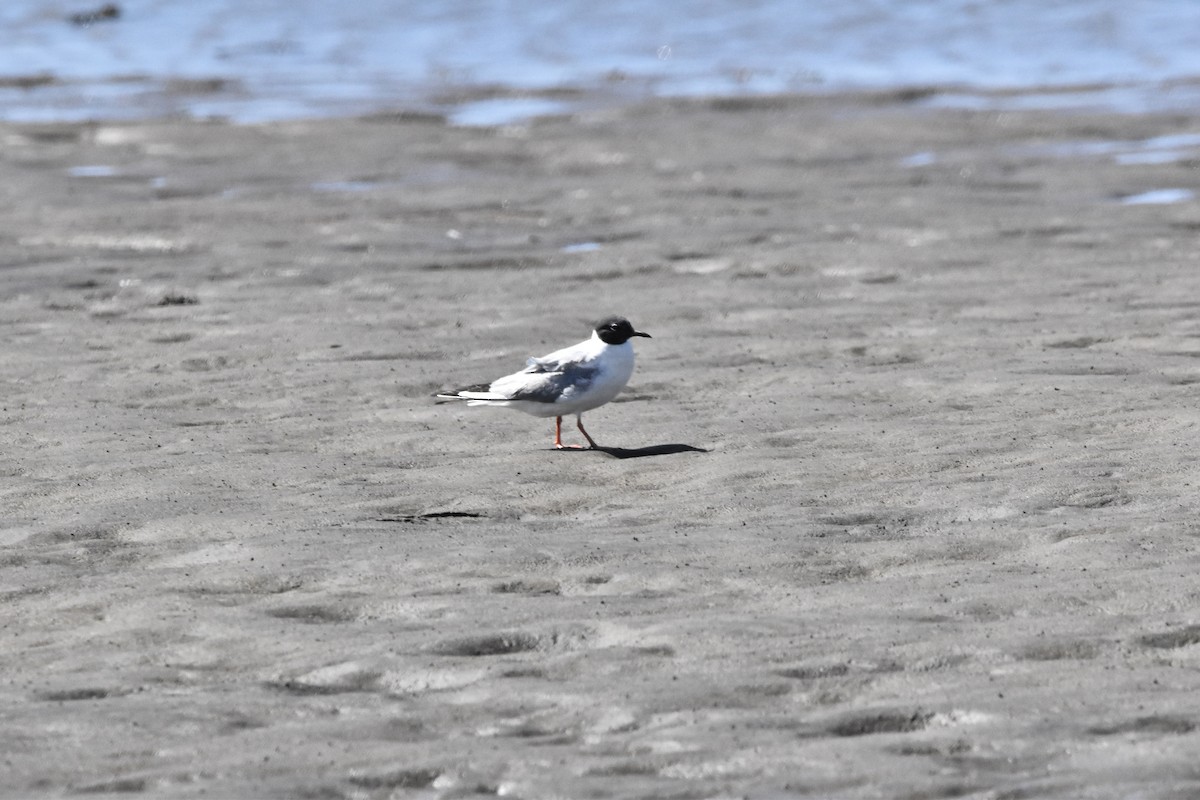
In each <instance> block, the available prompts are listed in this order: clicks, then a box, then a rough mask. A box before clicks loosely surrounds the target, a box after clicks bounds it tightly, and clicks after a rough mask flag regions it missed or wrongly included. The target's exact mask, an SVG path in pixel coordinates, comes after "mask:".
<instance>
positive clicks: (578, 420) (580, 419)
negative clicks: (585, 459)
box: [575, 414, 597, 450]
mask: <svg viewBox="0 0 1200 800" xmlns="http://www.w3.org/2000/svg"><path fill="white" fill-rule="evenodd" d="M575 425H576V426H577V427H578V428H579V432H580V433H582V434H583V438H585V439H587V440H588V444H590V445H591V446H592V449H593V450H595V449H596V446H597V445H596V443H595V442H594V441H592V437H590V436H588V432H587V431H585V430H584V429H583V414H576V415H575Z"/></svg>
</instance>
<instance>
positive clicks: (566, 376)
mask: <svg viewBox="0 0 1200 800" xmlns="http://www.w3.org/2000/svg"><path fill="white" fill-rule="evenodd" d="M634 336H644V337H646V338H647V339H649V338H651V337H650V334H648V333H643V332H641V331H636V330H634V329H633V325H631V324H630V323H629V320H627V319H625V318H624V317H608V318H606V319H603V320H601V321H600V322H599V323H598V324H597V325H596V328H595V330H593V331H592V335H591V338H589V339H584V340H583V341H582V342H580V343H578V344H573V345H571V346H570V347H564V348H562V349H561V350H555V351H554V352H553V353H550V354H548V355H544V356H542V357H541V358H530V359H529V361H528V362H527V363H526V367H525V369H523V370H521V371H520V372H514V373H513V374H512V375H505V376H504V377H503V378H497V379H496V380H494V381H492V382H491V383H485V384H478V385H475V386H468V387H467V388H465V389H459V390H458V391H455V392H447V393H445V394H438V395H437V396H438V397H439V398H441V399H442V400H465V401H466V402H467V405H469V406H498V407H500V408H512V409H515V410H517V411H524V412H525V413H526V414H532V415H533V416H535V417H554V446H555V448H557V449H559V450H563V449H571V448H569V446H568V445H564V444H563V443H562V420H563V417H565V416H566V415H568V414H574V415H575V424H576V426H578V428H579V432H580V433H582V434H583V438H585V439H587V441H588V444H589V445H591V446H592V447H593V448H596V447H598V445H597V444H596V442H595V441H594V440H593V439H592V437H591V436H589V435H588V432H587V431H586V430H584V428H583V412H585V411H591V410H592V409H593V408H599V407H600V406H602V405H604V404H605V403H607V402H608V401H609V400H612V399H613V398H614V397H616V396H617V394H618V393H619V392H620V391H621V390H622V389H624V388H625V384H627V383H629V377H630V376H631V375H632V374H633V345H632V344H631V343H630V341H629V340H630V339H632V338H633V337H634ZM578 447H579V446H578V445H576V446H575V448H576V449H578Z"/></svg>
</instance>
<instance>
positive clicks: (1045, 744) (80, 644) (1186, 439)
mask: <svg viewBox="0 0 1200 800" xmlns="http://www.w3.org/2000/svg"><path fill="white" fill-rule="evenodd" d="M913 100H914V98H912V97H904V96H898V97H888V96H859V97H835V98H825V99H812V98H763V99H759V100H737V101H729V100H726V101H694V102H670V101H659V102H655V103H651V104H648V105H644V106H638V107H634V108H627V109H615V110H613V109H610V110H602V111H596V112H592V113H587V114H582V115H580V116H578V117H576V118H572V119H545V120H537V121H534V122H530V123H529V124H526V125H521V126H515V127H505V128H496V129H465V128H453V127H448V126H446V125H444V124H442V123H441V121H439V120H437V119H435V118H422V117H413V116H405V115H392V116H389V115H381V116H377V117H373V118H369V119H352V120H326V121H314V122H303V123H296V122H292V123H278V124H271V125H263V126H247V127H238V126H232V125H227V124H223V123H220V122H196V121H167V122H157V123H152V122H143V123H129V124H89V125H53V126H51V125H38V126H20V125H4V126H0V139H2V140H3V143H4V147H3V150H2V151H0V195H2V196H3V202H4V208H5V214H4V217H3V220H2V221H0V326H2V330H3V337H4V341H5V343H6V344H5V347H4V348H3V351H2V352H0V364H2V373H0V374H2V376H3V383H4V394H3V404H2V415H0V447H2V450H3V453H4V458H3V460H2V461H0V464H2V465H3V482H2V484H0V486H2V487H3V505H2V509H3V517H4V525H3V529H2V531H0V545H2V549H0V565H2V571H0V576H2V578H0V591H2V592H3V604H2V605H0V628H2V630H3V634H4V646H3V648H2V650H0V671H2V674H3V676H4V680H3V682H2V683H0V692H2V698H0V707H2V708H3V719H4V723H3V725H2V726H0V753H2V755H0V794H2V795H3V796H6V797H38V796H61V795H73V794H85V795H88V796H106V795H112V796H121V797H129V796H139V795H141V796H148V797H156V798H157V797H163V798H177V797H180V798H181V797H189V798H190V797H200V796H204V797H262V798H385V797H427V798H455V797H470V796H476V795H480V796H488V795H502V796H505V797H521V798H553V797H559V798H608V797H614V798H633V797H646V798H649V797H654V798H727V797H750V798H784V797H838V798H841V797H845V798H872V797H912V798H917V797H922V798H924V797H959V796H970V797H988V798H1020V797H1064V798H1065V797H1072V798H1077V797H1092V798H1101V797H1103V798H1108V797H1112V798H1117V797H1131V796H1135V795H1136V796H1138V797H1147V798H1150V797H1152V798H1163V797H1194V796H1196V794H1197V793H1198V792H1200V767H1198V766H1197V763H1196V753H1197V752H1198V750H1200V699H1198V697H1200V695H1198V694H1197V690H1198V689H1200V611H1198V610H1197V609H1198V603H1200V590H1198V589H1197V586H1198V584H1197V581H1196V578H1195V574H1196V571H1197V567H1198V565H1200V552H1198V547H1200V521H1198V520H1200V500H1198V499H1197V490H1196V487H1197V485H1198V484H1200V462H1198V460H1197V456H1196V455H1195V453H1196V448H1195V446H1194V442H1195V439H1196V437H1197V436H1198V435H1200V410H1198V408H1197V383H1200V360H1198V359H1200V248H1198V247H1197V244H1198V242H1197V236H1198V235H1200V208H1198V206H1197V204H1196V203H1195V202H1181V203H1173V204H1136V205H1127V204H1123V203H1122V202H1121V198H1123V197H1127V196H1130V195H1136V194H1138V193H1141V192H1145V191H1150V190H1156V189H1172V188H1173V189H1192V190H1200V177H1198V174H1197V171H1196V163H1197V162H1196V161H1195V160H1189V158H1188V157H1187V156H1186V155H1185V156H1184V157H1183V158H1182V160H1168V161H1166V162H1165V163H1122V161H1121V160H1118V159H1114V157H1113V153H1112V150H1113V145H1112V144H1111V143H1113V142H1118V143H1125V144H1122V145H1120V146H1119V147H1118V149H1120V148H1124V149H1125V150H1132V151H1138V150H1139V146H1138V145H1136V144H1133V143H1136V142H1140V141H1142V140H1146V139H1149V138H1151V137H1159V136H1168V135H1176V134H1194V133H1196V132H1197V130H1198V127H1200V119H1197V118H1195V117H1190V116H1188V115H1185V114H1177V115H1162V116H1121V115H1112V114H1103V113H1062V112H995V111H987V112H983V111H979V112H968V111H936V110H930V109H928V108H922V107H921V106H920V105H919V104H916V103H914V102H913ZM1133 161H1135V162H1139V161H1141V162H1144V161H1151V162H1152V161H1154V159H1136V158H1135V159H1133ZM610 313H619V314H622V315H625V316H628V317H629V318H630V319H631V320H632V321H633V322H634V324H635V325H636V326H637V327H638V328H639V329H641V330H646V331H648V332H650V333H651V334H652V335H653V336H654V338H653V339H646V340H643V339H639V340H636V341H635V347H636V349H637V352H638V357H639V362H638V367H637V371H636V372H635V374H634V377H633V380H632V382H631V383H630V386H629V387H628V388H627V389H626V391H625V393H624V394H623V395H622V396H621V397H620V398H618V401H617V402H614V403H612V404H610V405H608V406H606V407H604V408H601V409H598V410H596V411H593V412H589V413H588V414H587V415H586V416H585V422H586V423H587V426H588V430H589V432H590V433H591V434H592V436H593V437H595V438H596V440H597V441H598V442H600V443H601V444H602V445H606V446H609V449H606V450H601V451H586V452H556V451H554V450H552V449H551V447H550V444H551V440H552V435H553V426H552V422H551V421H548V420H543V419H536V418H533V417H527V416H524V415H520V414H516V413H511V412H505V411H500V410H494V409H478V408H464V407H462V406H460V405H438V404H436V403H435V402H434V400H433V398H432V395H433V394H434V393H435V392H436V391H438V390H439V389H443V388H447V387H452V386H456V385H462V384H464V383H470V382H475V381H479V380H482V379H486V378H491V377H495V376H497V375H500V374H503V373H505V372H508V371H511V370H512V369H516V368H519V367H520V366H521V365H522V364H523V362H524V359H525V358H526V357H527V356H529V355H537V354H541V353H544V352H548V351H549V350H552V349H554V348H556V347H559V346H562V345H566V344H570V343H572V342H574V341H577V340H579V339H581V338H584V337H585V336H586V335H587V334H588V331H589V328H590V325H591V323H592V322H593V321H594V320H595V319H597V318H599V317H602V316H605V315H607V314H610ZM572 436H576V437H577V434H576V432H575V431H574V430H573V429H572V430H571V431H570V433H569V434H568V438H569V440H571V439H570V437H572ZM574 440H575V441H578V439H574Z"/></svg>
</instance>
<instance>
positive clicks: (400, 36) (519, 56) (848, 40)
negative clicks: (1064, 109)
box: [0, 0, 1200, 125]
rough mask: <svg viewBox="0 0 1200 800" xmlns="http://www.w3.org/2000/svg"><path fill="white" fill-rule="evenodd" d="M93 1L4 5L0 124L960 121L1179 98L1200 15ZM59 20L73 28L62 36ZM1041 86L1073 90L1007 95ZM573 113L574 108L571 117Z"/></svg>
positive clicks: (765, 5) (721, 5) (1021, 6)
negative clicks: (771, 100) (672, 109)
mask: <svg viewBox="0 0 1200 800" xmlns="http://www.w3.org/2000/svg"><path fill="white" fill-rule="evenodd" d="M101 6H102V3H101V2H99V1H98V0H91V1H90V2H89V0H80V2H65V0H9V2H6V3H4V4H3V5H2V6H0V119H8V120H64V119H67V120H69V119H87V118H91V117H108V118H113V117H116V118H137V117H145V116H163V115H189V116H197V117H207V116H221V117H229V118H232V119H235V120H239V121H258V120H269V119H284V118H294V117H304V116H329V115H341V114H360V113H371V112H376V111H383V110H397V109H400V110H420V111H436V112H439V113H446V114H447V115H448V116H449V117H450V118H451V121H452V122H457V123H458V124H466V125H475V124H502V123H504V122H507V121H510V120H512V119H518V118H521V117H523V116H528V115H535V114H544V113H561V112H562V111H564V110H570V109H571V108H572V107H573V105H572V103H571V98H569V97H568V98H564V97H562V96H560V95H559V94H554V95H553V96H550V97H547V96H543V95H541V94H539V93H543V92H547V91H549V90H561V89H563V88H564V87H565V88H572V89H576V90H582V91H584V92H586V93H588V94H597V93H599V94H603V95H610V96H612V95H615V96H618V97H620V98H626V99H627V98H629V97H635V98H636V97H643V96H648V95H667V96H680V95H683V96H689V95H740V94H753V93H772V92H825V91H837V90H846V89H861V88H872V89H878V88H885V89H897V88H904V87H921V86H939V87H957V91H956V92H955V93H954V94H945V93H942V94H940V95H939V98H940V99H939V100H938V101H937V102H942V103H948V104H957V105H973V104H974V105H988V104H996V103H1004V104H1009V105H1012V104H1014V103H1017V104H1020V103H1024V104H1026V105H1035V106H1040V105H1050V106H1059V105H1071V104H1074V103H1078V102H1084V103H1088V104H1094V103H1099V104H1104V105H1110V106H1112V105H1115V106H1117V107H1120V108H1122V109H1124V110H1137V109H1139V108H1142V107H1145V106H1147V105H1155V104H1164V103H1166V104H1172V103H1175V104H1184V103H1190V102H1191V101H1193V100H1195V99H1196V94H1197V93H1196V90H1195V87H1194V86H1193V85H1192V84H1191V82H1192V81H1193V80H1195V79H1197V78H1200V4H1194V3H1189V2H1183V1H1182V0H1143V1H1142V2H1139V3H1138V4H1137V6H1136V13H1130V10H1129V6H1128V4H1126V3H1121V2H1118V0H1068V1H1067V2H1059V3H1052V4H1046V3H1040V2H1036V1H1035V0H1020V1H1019V2H999V1H998V0H993V1H992V2H969V1H968V0H930V1H929V2H923V3H919V4H918V3H906V2H901V0H849V1H848V2H844V3H837V4H832V3H830V4H826V3H807V4H796V3H791V2H785V1H784V0H759V2H751V3H746V2H740V1H739V0H713V1H712V2H689V3H682V4H679V3H673V4H644V3H640V2H634V0H612V1H611V2H609V3H605V4H596V3H587V2H579V0H563V1H562V2H558V3H553V4H546V3H540V2H533V0H511V1H510V2H506V3H495V2H482V1H481V0H450V1H449V2H444V3H437V4H433V3H416V2H403V1H402V0H360V2H356V3H346V4H336V3H327V2H321V1H320V0H288V1H287V2H284V1H283V0H259V1H258V2H255V3H242V2H236V1H235V0H192V1H191V2H188V3H186V4H184V3H179V2H171V1H170V0H124V1H123V2H120V3H119V4H117V10H118V13H117V15H116V16H115V17H113V18H103V15H98V14H97V15H94V16H96V17H97V18H96V19H95V20H94V21H89V20H86V19H85V20H84V21H83V24H80V21H79V19H80V18H79V15H80V14H83V15H85V17H86V14H87V13H88V12H95V11H97V10H98V9H100V8H101ZM73 18H75V20H76V21H72V19H73ZM1046 87H1076V88H1086V89H1088V91H1085V92H1059V91H1056V92H1052V93H1046V92H1044V91H1035V92H1029V93H1022V92H1018V93H1017V96H1013V95H1012V94H1010V93H1008V92H1007V91H1006V92H1005V94H1004V95H1002V96H1000V97H996V96H993V95H988V94H986V92H987V91H989V90H998V89H1003V90H1012V89H1017V90H1033V89H1044V88H1046ZM577 101H578V98H576V102H577Z"/></svg>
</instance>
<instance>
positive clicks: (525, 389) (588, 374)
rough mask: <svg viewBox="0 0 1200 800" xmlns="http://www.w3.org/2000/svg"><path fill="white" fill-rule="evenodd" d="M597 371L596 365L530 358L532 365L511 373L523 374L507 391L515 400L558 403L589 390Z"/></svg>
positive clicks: (494, 387)
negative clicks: (515, 384) (518, 382)
mask: <svg viewBox="0 0 1200 800" xmlns="http://www.w3.org/2000/svg"><path fill="white" fill-rule="evenodd" d="M598 373H599V369H598V368H597V367H596V365H594V364H587V363H580V362H578V361H568V362H557V361H542V360H539V359H536V358H531V359H529V366H527V367H526V368H525V369H523V370H522V371H521V372H518V373H517V374H516V375H514V376H512V377H514V378H516V377H520V378H521V379H522V380H521V381H520V384H519V385H517V386H514V387H512V389H511V391H509V392H507V393H506V394H508V396H509V398H511V399H513V400H529V401H532V402H534V403H555V402H558V401H559V400H560V399H562V398H564V397H570V396H571V395H574V394H577V393H579V392H584V391H587V389H588V387H589V386H591V385H592V381H594V380H595V379H596V375H597V374H598ZM497 383H499V381H497ZM496 388H498V387H497V386H496V385H495V384H493V385H492V389H493V390H495V389H496Z"/></svg>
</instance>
